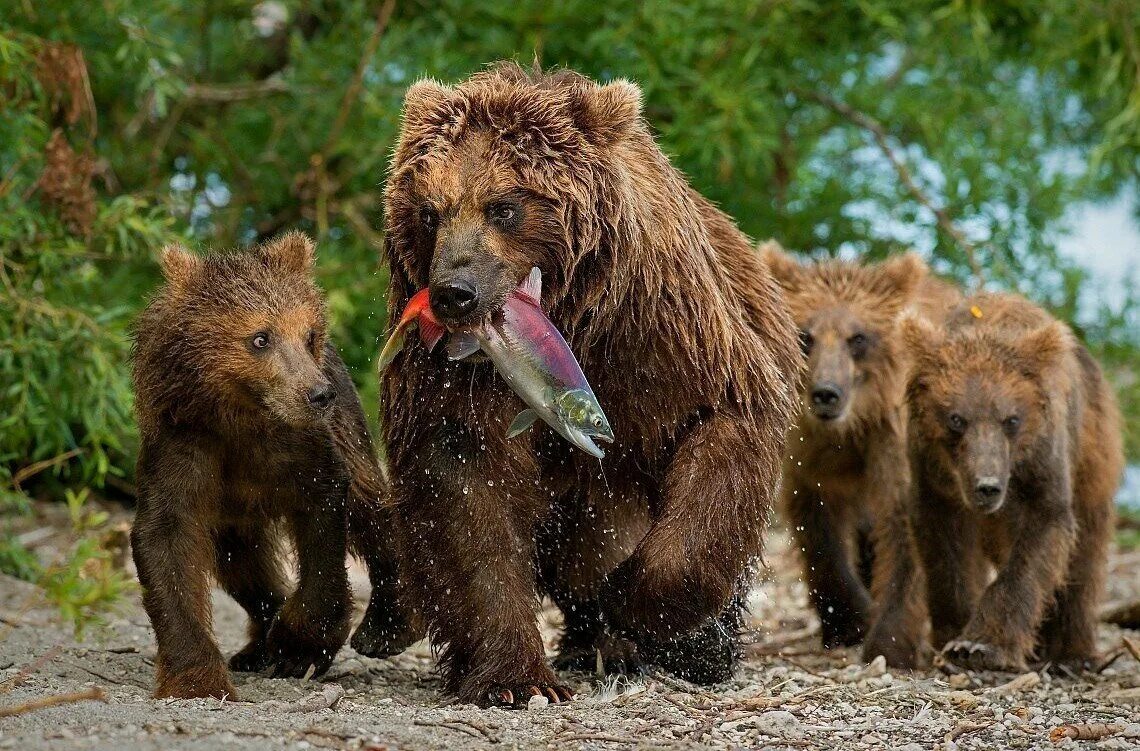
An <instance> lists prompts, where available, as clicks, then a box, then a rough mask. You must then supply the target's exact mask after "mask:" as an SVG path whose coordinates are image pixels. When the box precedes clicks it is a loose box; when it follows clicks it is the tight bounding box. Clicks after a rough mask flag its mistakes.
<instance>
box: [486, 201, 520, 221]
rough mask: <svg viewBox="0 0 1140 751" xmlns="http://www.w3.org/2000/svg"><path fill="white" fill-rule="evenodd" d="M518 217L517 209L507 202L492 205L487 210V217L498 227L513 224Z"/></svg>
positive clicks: (514, 205)
mask: <svg viewBox="0 0 1140 751" xmlns="http://www.w3.org/2000/svg"><path fill="white" fill-rule="evenodd" d="M518 215H519V207H518V206H517V205H516V204H513V203H510V202H507V201H503V202H500V203H493V204H491V205H490V206H489V207H488V208H487V216H488V217H490V219H491V221H492V222H494V223H495V224H498V225H500V226H506V225H510V224H513V223H514V221H515V219H516V218H517V217H518Z"/></svg>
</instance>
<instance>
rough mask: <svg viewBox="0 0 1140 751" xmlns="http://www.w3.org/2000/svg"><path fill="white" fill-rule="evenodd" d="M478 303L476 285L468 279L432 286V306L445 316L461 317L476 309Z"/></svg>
mask: <svg viewBox="0 0 1140 751" xmlns="http://www.w3.org/2000/svg"><path fill="white" fill-rule="evenodd" d="M478 304H479V294H478V293H477V292H476V291H475V285H474V284H472V283H471V282H469V281H467V280H466V279H453V280H452V281H450V282H447V283H445V284H437V285H433V286H432V288H431V306H432V307H433V308H435V310H436V312H437V313H439V314H440V316H442V317H443V318H452V319H455V318H459V317H461V316H464V315H466V314H468V313H470V312H471V311H473V310H475V306H476V305H478Z"/></svg>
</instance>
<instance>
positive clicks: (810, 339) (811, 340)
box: [800, 331, 815, 355]
mask: <svg viewBox="0 0 1140 751" xmlns="http://www.w3.org/2000/svg"><path fill="white" fill-rule="evenodd" d="M814 346H815V337H814V336H812V335H811V332H810V331H800V348H801V349H803V351H804V354H805V355H810V354H811V348H812V347H814Z"/></svg>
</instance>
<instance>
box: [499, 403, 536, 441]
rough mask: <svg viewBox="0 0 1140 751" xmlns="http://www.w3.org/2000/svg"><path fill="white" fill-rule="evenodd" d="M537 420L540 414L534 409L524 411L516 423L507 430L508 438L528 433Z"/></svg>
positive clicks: (520, 413)
mask: <svg viewBox="0 0 1140 751" xmlns="http://www.w3.org/2000/svg"><path fill="white" fill-rule="evenodd" d="M537 419H538V413H537V412H535V411H534V410H533V409H524V410H523V411H522V412H519V414H518V416H517V417H515V420H514V422H512V423H511V427H509V428H507V438H514V437H515V436H516V435H518V434H519V433H524V432H526V430H527V429H528V428H529V427H530V426H531V425H534V421H535V420H537Z"/></svg>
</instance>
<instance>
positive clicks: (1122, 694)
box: [1105, 687, 1140, 704]
mask: <svg viewBox="0 0 1140 751" xmlns="http://www.w3.org/2000/svg"><path fill="white" fill-rule="evenodd" d="M1105 698H1107V699H1108V700H1109V701H1110V702H1113V703H1115V704H1140V687H1137V688H1122V689H1119V690H1117V691H1110V692H1109V694H1108V696H1107V697H1105Z"/></svg>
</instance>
